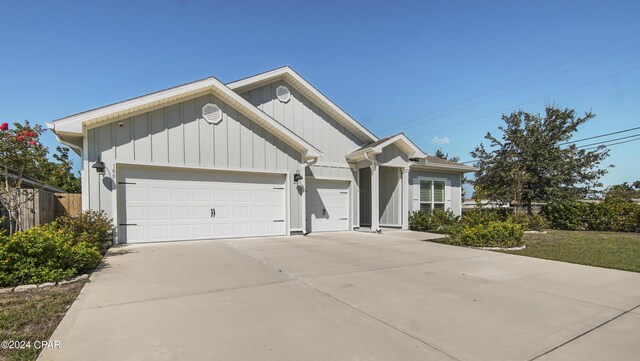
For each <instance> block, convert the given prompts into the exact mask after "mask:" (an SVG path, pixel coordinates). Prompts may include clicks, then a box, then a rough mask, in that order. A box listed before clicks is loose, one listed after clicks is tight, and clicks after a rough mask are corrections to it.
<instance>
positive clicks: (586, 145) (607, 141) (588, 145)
mask: <svg viewBox="0 0 640 361" xmlns="http://www.w3.org/2000/svg"><path fill="white" fill-rule="evenodd" d="M637 136H640V133H638V134H634V135H629V136H626V137H620V138H613V139H607V140H603V141H600V142H595V143H591V144H584V145H581V146H579V147H578V148H584V147H590V146H592V145H599V144H604V143H610V142H615V141H616V140H622V139H629V138H633V137H637Z"/></svg>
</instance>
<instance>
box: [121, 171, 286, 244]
mask: <svg viewBox="0 0 640 361" xmlns="http://www.w3.org/2000/svg"><path fill="white" fill-rule="evenodd" d="M120 172H121V176H120V177H118V178H119V182H118V198H119V202H118V203H119V210H118V226H119V227H118V231H119V237H120V239H119V242H120V243H124V242H126V243H139V242H161V241H178V240H191V239H209V238H225V237H250V236H272V235H285V234H286V229H285V227H286V222H285V199H286V197H285V187H284V180H285V176H284V175H282V174H263V173H244V172H228V171H208V170H195V169H193V170H191V169H177V168H159V167H126V168H123V169H122V170H121V171H120Z"/></svg>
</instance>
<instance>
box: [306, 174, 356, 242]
mask: <svg viewBox="0 0 640 361" xmlns="http://www.w3.org/2000/svg"><path fill="white" fill-rule="evenodd" d="M306 190H307V192H306V203H307V216H306V218H307V230H308V231H310V232H326V231H347V230H349V182H348V181H336V180H319V179H308V180H307V182H306Z"/></svg>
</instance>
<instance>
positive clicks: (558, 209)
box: [540, 202, 589, 231]
mask: <svg viewBox="0 0 640 361" xmlns="http://www.w3.org/2000/svg"><path fill="white" fill-rule="evenodd" d="M588 210H589V205H588V204H585V203H580V202H551V203H548V204H546V205H544V206H543V207H542V210H541V211H540V213H541V214H542V215H543V216H544V218H546V219H547V220H548V221H549V223H550V225H551V228H553V229H563V230H571V231H583V230H586V229H587V224H586V223H585V219H584V215H585V214H586V213H587V212H588Z"/></svg>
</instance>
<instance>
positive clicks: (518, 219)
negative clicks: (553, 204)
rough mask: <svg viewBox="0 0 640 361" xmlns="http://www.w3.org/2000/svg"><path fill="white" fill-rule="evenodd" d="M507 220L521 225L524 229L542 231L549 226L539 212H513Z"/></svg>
mask: <svg viewBox="0 0 640 361" xmlns="http://www.w3.org/2000/svg"><path fill="white" fill-rule="evenodd" d="M509 220H510V221H511V222H513V223H517V224H519V225H520V226H522V229H523V230H525V231H539V232H540V231H543V230H544V229H545V228H549V222H548V221H547V220H546V219H545V218H544V217H543V216H541V215H539V214H528V213H525V212H515V213H513V214H511V215H510V216H509Z"/></svg>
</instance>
